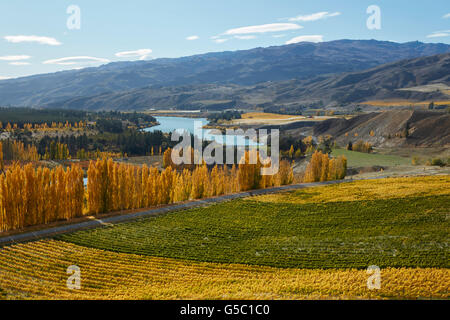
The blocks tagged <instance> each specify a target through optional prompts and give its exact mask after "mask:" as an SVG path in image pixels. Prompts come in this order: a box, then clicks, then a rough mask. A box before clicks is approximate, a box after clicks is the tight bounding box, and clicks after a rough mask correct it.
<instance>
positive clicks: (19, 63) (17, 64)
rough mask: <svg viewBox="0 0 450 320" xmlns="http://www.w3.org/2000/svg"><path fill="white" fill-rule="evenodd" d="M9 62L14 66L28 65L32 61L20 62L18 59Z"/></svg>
mask: <svg viewBox="0 0 450 320" xmlns="http://www.w3.org/2000/svg"><path fill="white" fill-rule="evenodd" d="M9 64H10V65H12V66H28V65H30V64H31V63H29V62H18V61H16V62H10V63H9Z"/></svg>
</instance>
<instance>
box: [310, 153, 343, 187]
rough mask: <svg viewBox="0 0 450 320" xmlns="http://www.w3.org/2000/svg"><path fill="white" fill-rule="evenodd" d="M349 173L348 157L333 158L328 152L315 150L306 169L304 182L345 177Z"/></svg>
mask: <svg viewBox="0 0 450 320" xmlns="http://www.w3.org/2000/svg"><path fill="white" fill-rule="evenodd" d="M346 173H347V159H346V158H345V157H344V156H341V157H339V158H331V159H330V157H329V156H328V154H327V153H325V154H324V153H322V152H319V151H316V152H314V154H313V155H312V157H311V161H310V162H309V164H308V166H307V168H306V171H305V177H304V180H303V181H304V182H318V181H331V180H340V179H344V178H345V176H346Z"/></svg>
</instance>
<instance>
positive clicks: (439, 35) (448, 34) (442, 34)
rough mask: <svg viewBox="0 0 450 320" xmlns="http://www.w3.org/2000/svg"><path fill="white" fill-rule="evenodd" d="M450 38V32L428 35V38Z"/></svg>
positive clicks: (437, 32)
mask: <svg viewBox="0 0 450 320" xmlns="http://www.w3.org/2000/svg"><path fill="white" fill-rule="evenodd" d="M448 36H450V30H444V31H435V32H433V33H432V34H429V35H427V38H441V37H448Z"/></svg>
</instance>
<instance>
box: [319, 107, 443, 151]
mask: <svg viewBox="0 0 450 320" xmlns="http://www.w3.org/2000/svg"><path fill="white" fill-rule="evenodd" d="M371 131H373V136H372V135H371V134H370V133H371ZM356 134H357V136H356ZM314 135H316V136H320V135H331V136H333V137H334V138H335V139H336V141H337V142H338V144H341V145H347V144H348V143H349V142H350V141H351V142H353V143H355V142H356V141H358V140H363V141H368V142H370V143H372V144H373V145H374V146H384V147H403V146H421V147H431V146H435V147H450V114H448V113H444V112H432V111H411V110H397V111H386V112H381V113H369V114H364V115H361V116H357V117H354V118H352V119H349V120H345V119H329V120H326V121H324V122H322V123H320V124H318V125H316V126H315V127H314Z"/></svg>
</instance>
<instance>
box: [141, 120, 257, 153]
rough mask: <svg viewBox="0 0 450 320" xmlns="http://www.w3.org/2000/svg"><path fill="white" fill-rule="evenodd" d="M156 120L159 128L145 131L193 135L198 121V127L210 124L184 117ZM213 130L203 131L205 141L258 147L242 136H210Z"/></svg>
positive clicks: (206, 121)
mask: <svg viewBox="0 0 450 320" xmlns="http://www.w3.org/2000/svg"><path fill="white" fill-rule="evenodd" d="M155 118H156V120H157V121H158V122H159V123H160V124H159V125H158V126H154V127H151V128H146V129H144V131H147V132H153V131H158V130H159V131H162V132H164V133H170V132H173V131H175V130H177V131H179V132H183V130H186V131H188V132H189V133H191V134H194V123H195V121H198V122H199V124H198V125H197V126H200V127H202V126H204V125H206V124H208V120H207V119H206V118H184V117H155ZM210 131H211V130H208V129H202V135H203V139H204V140H208V141H213V140H215V141H216V142H218V143H226V144H229V145H236V146H244V145H247V146H257V145H258V143H257V142H255V141H251V140H249V139H248V138H244V137H242V136H235V137H233V138H231V139H230V138H228V140H226V138H225V137H224V136H222V135H214V134H210Z"/></svg>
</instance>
